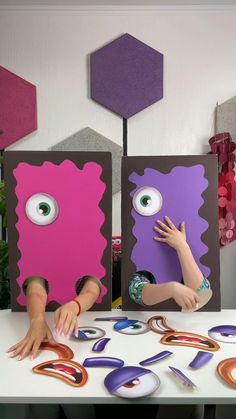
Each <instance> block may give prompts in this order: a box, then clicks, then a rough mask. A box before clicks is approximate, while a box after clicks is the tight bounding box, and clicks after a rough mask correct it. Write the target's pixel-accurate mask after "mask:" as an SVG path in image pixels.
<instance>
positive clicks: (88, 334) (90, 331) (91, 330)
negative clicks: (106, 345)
mask: <svg viewBox="0 0 236 419" xmlns="http://www.w3.org/2000/svg"><path fill="white" fill-rule="evenodd" d="M79 332H80V333H81V332H82V333H81V335H80V333H79V336H78V337H77V336H75V335H74V333H73V336H74V337H76V338H77V339H82V340H88V339H99V338H102V337H103V336H104V335H105V334H106V332H105V330H103V329H99V328H98V327H90V326H88V327H85V326H84V327H80V328H79ZM83 335H84V336H83ZM82 336H83V337H82Z"/></svg>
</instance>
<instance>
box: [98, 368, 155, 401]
mask: <svg viewBox="0 0 236 419" xmlns="http://www.w3.org/2000/svg"><path fill="white" fill-rule="evenodd" d="M104 384H105V387H106V388H107V390H108V391H109V392H110V393H111V394H114V395H115V396H120V397H125V398H137V397H145V396H148V395H149V394H151V393H153V392H154V391H155V390H156V389H157V388H158V387H159V386H160V380H159V378H158V376H157V375H156V374H154V372H152V371H151V370H148V369H146V368H141V367H133V366H129V367H122V368H117V369H115V370H114V371H112V372H110V373H109V374H108V375H107V376H106V378H105V380H104Z"/></svg>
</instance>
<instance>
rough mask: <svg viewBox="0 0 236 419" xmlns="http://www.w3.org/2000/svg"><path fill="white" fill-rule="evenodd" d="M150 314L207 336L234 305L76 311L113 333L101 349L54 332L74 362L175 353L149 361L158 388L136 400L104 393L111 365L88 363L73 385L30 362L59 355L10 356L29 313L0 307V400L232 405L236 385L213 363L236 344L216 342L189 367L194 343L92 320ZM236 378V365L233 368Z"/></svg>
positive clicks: (231, 317) (233, 318)
mask: <svg viewBox="0 0 236 419" xmlns="http://www.w3.org/2000/svg"><path fill="white" fill-rule="evenodd" d="M154 315H164V316H165V317H166V318H167V323H168V325H169V326H171V327H172V328H173V329H176V330H177V331H185V332H193V333H197V334H201V335H204V336H208V334H207V332H208V330H209V329H210V328H211V327H213V326H218V325H227V324H229V325H236V310H223V311H221V312H216V313H215V312H210V313H206V312H199V313H198V312H195V313H189V314H185V313H179V312H178V313H176V312H166V313H163V312H121V311H120V310H113V311H112V312H87V313H84V314H82V315H81V316H80V318H79V324H80V326H95V327H99V328H102V329H104V330H105V331H106V337H108V338H111V340H110V341H109V342H108V344H107V346H106V348H105V350H104V351H103V352H101V353H95V352H92V346H93V345H94V343H95V340H89V341H76V340H74V339H66V338H65V337H61V336H59V337H58V336H56V335H55V338H56V340H57V341H58V342H60V343H64V344H66V345H68V346H70V348H71V349H72V350H73V352H74V359H73V360H74V361H76V362H78V363H80V364H83V361H84V359H85V358H87V357H94V356H112V357H116V358H121V359H123V360H124V362H125V364H124V365H125V366H130V365H133V366H139V362H140V361H142V360H144V359H146V358H149V357H151V356H154V355H155V354H157V353H159V352H161V351H164V350H168V351H171V352H173V355H171V356H170V357H168V358H166V359H164V360H162V361H160V362H157V363H155V364H152V365H149V366H147V367H146V368H148V369H151V370H152V371H153V372H155V373H156V374H157V375H158V377H159V378H160V381H161V385H160V387H159V388H158V389H157V390H156V391H155V392H154V393H153V394H151V395H150V396H147V397H145V398H139V399H131V400H130V399H124V398H119V397H116V396H113V395H111V394H109V393H108V391H107V390H106V388H105V386H104V379H105V377H106V375H107V374H108V373H109V372H110V371H112V370H113V368H111V367H96V368H95V367H93V368H87V371H88V381H87V383H86V384H85V386H84V387H79V388H74V387H72V386H70V385H69V384H67V383H65V382H64V381H62V380H60V379H57V378H54V377H49V376H43V375H38V374H35V373H33V372H32V367H33V366H35V365H37V364H39V363H41V362H44V361H47V360H52V359H57V358H58V356H57V355H56V354H55V353H54V352H51V351H45V350H44V351H40V353H39V355H38V356H37V358H36V359H35V360H31V359H30V358H27V359H25V360H23V361H18V360H16V359H11V358H10V357H9V354H8V353H6V350H7V349H8V348H9V347H10V346H12V345H13V344H15V343H16V342H18V341H19V340H20V339H22V338H23V337H24V335H25V334H26V332H27V329H28V317H27V313H12V312H11V311H10V310H2V311H0V330H1V340H0V371H1V378H0V403H72V404H73V403H83V404H86V403H94V404H96V403H99V404H103V403H115V404H120V403H136V404H138V403H141V404H143V403H146V404H169V403H175V404H194V403H205V404H236V389H233V388H231V387H229V386H228V385H227V384H225V383H224V382H223V381H222V380H221V379H220V378H219V377H218V374H217V372H216V367H217V364H218V363H219V362H220V361H221V360H223V359H226V358H230V357H236V344H229V343H222V342H218V344H219V345H220V347H221V349H220V350H219V351H216V352H212V353H213V354H214V355H213V358H212V359H211V361H210V362H209V363H208V364H206V365H205V366H203V367H202V368H200V369H198V370H191V369H190V368H189V367H188V364H189V363H190V362H191V361H192V359H193V358H194V357H195V356H196V354H197V352H198V351H199V350H200V349H198V348H193V347H182V346H170V345H163V344H161V343H160V338H161V335H159V334H156V333H154V332H152V331H149V332H147V333H145V334H140V335H135V336H130V335H125V334H121V333H118V332H116V331H115V330H114V329H113V325H114V322H111V321H109V322H105V321H99V322H98V321H94V319H95V318H96V317H104V316H127V317H128V318H129V319H139V320H142V321H144V322H146V321H147V320H148V319H149V318H150V317H152V316H154ZM46 316H47V319H48V323H49V324H50V325H51V326H52V324H53V313H47V314H46ZM169 365H170V366H173V367H176V368H178V369H180V370H181V371H182V372H183V373H184V374H185V375H187V376H188V377H189V378H190V379H191V380H192V381H193V382H194V383H195V384H196V385H197V388H196V389H189V388H186V387H184V386H183V385H182V384H181V383H180V382H179V381H178V380H176V378H175V376H174V375H173V373H172V372H171V371H170V369H169V368H168V366H169ZM233 376H234V377H235V378H236V369H235V370H234V371H233Z"/></svg>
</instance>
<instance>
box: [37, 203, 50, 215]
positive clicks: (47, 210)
mask: <svg viewBox="0 0 236 419" xmlns="http://www.w3.org/2000/svg"><path fill="white" fill-rule="evenodd" d="M39 209H40V210H41V211H42V213H43V214H47V213H48V212H49V208H48V206H47V205H46V204H41V205H39Z"/></svg>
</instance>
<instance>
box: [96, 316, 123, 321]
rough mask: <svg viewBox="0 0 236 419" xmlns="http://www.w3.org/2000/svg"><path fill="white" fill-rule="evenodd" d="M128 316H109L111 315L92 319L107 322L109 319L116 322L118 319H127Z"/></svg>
mask: <svg viewBox="0 0 236 419" xmlns="http://www.w3.org/2000/svg"><path fill="white" fill-rule="evenodd" d="M127 319H128V317H125V316H120V317H119V316H113V317H112V316H111V317H96V319H94V320H95V321H101V322H109V321H115V322H118V321H120V320H127Z"/></svg>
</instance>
